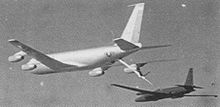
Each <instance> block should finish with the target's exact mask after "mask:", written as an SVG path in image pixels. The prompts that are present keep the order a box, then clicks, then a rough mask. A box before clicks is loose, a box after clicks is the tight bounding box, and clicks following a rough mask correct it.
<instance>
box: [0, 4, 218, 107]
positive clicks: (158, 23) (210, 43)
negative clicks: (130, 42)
mask: <svg viewBox="0 0 220 107" xmlns="http://www.w3.org/2000/svg"><path fill="white" fill-rule="evenodd" d="M138 2H145V3H146V4H145V11H144V18H143V24H142V31H141V39H140V41H141V42H142V43H143V45H146V46H147V45H158V44H173V46H172V47H169V48H163V49H162V48H161V49H152V50H144V51H142V52H138V53H136V54H133V55H131V56H129V57H128V58H126V60H127V61H128V62H129V61H130V60H132V61H134V62H145V61H151V60H157V59H173V58H176V59H178V60H177V61H175V62H163V63H152V64H149V65H147V66H145V67H144V68H142V71H143V72H147V71H152V72H151V74H150V75H149V76H148V79H149V80H151V81H152V82H153V83H154V86H150V85H149V84H148V83H146V82H145V81H143V80H141V79H139V78H137V76H136V75H133V74H131V75H128V74H126V73H124V72H123V69H122V67H116V68H111V69H109V70H108V71H107V72H106V73H105V75H103V76H101V77H97V78H92V77H89V75H88V71H82V72H71V73H61V74H52V75H45V76H37V75H33V74H30V73H28V72H22V71H21V70H20V65H21V64H24V63H25V62H27V60H25V61H22V62H19V63H18V64H11V63H9V62H8V61H7V58H8V56H9V55H12V54H14V53H15V52H17V51H18V50H17V49H16V48H14V47H13V46H12V45H10V44H9V43H8V42H7V40H8V39H11V38H16V39H18V40H20V41H22V42H24V43H26V44H28V45H30V46H32V47H34V48H36V49H38V50H40V51H42V52H44V53H54V52H62V51H71V50H77V49H84V48H90V47H97V46H103V45H111V44H112V42H111V41H112V39H114V38H115V37H120V34H121V33H122V31H123V29H124V27H125V25H126V23H127V20H128V18H129V16H130V14H131V11H132V9H133V8H132V7H127V5H130V4H133V3H138ZM182 4H185V6H182ZM219 9H220V7H219V0H146V1H141V0H120V1H119V0H1V1H0V32H1V33H0V34H1V35H0V52H1V55H0V68H1V70H0V71H1V72H0V106H2V107H8V106H9V107H11V106H20V107H30V106H31V107H55V106H57V107H59V106H100V107H103V106H109V107H117V106H118V107H121V106H125V107H128V106H131V107H133V106H143V107H148V106H149V107H152V106H163V107H176V106H182V107H185V106H187V107H210V106H211V107H217V106H220V105H218V104H219V102H220V100H219V98H180V99H164V100H160V101H157V102H147V103H136V102H134V99H135V98H136V97H137V96H136V95H135V92H132V91H129V90H123V89H119V88H115V87H111V86H110V84H111V83H118V84H124V85H129V86H133V87H135V86H139V87H140V88H143V89H148V90H155V89H157V88H164V87H169V86H173V85H175V84H183V83H184V81H185V78H186V75H187V72H188V69H189V68H190V67H193V68H194V71H195V72H194V82H195V84H196V85H199V86H203V87H205V89H204V90H198V91H197V92H193V93H191V94H218V95H219V94H220V92H219V90H220V87H219V85H220V84H219V77H220V46H219V45H220V36H219V35H220V14H219V12H220V10H219ZM112 32H113V34H114V35H113V34H112ZM41 82H43V85H42V86H41V85H40V83H41Z"/></svg>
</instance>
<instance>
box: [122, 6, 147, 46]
mask: <svg viewBox="0 0 220 107" xmlns="http://www.w3.org/2000/svg"><path fill="white" fill-rule="evenodd" d="M131 6H134V10H133V12H132V14H131V16H130V19H129V21H128V23H127V25H126V27H125V29H124V31H123V33H122V36H121V38H122V39H124V40H126V41H128V42H131V43H138V42H139V36H140V30H141V23H142V16H143V11H144V3H138V4H134V5H131Z"/></svg>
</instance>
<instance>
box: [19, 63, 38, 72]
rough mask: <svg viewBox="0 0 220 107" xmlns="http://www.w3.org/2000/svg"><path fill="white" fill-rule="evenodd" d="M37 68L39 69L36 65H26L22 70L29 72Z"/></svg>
mask: <svg viewBox="0 0 220 107" xmlns="http://www.w3.org/2000/svg"><path fill="white" fill-rule="evenodd" d="M35 68H37V66H36V65H34V64H24V65H22V66H21V69H22V70H23V71H29V70H33V69H35Z"/></svg>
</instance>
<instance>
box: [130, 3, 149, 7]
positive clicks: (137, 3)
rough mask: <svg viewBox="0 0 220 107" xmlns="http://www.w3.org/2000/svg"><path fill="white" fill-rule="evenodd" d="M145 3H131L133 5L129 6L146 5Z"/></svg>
mask: <svg viewBox="0 0 220 107" xmlns="http://www.w3.org/2000/svg"><path fill="white" fill-rule="evenodd" d="M144 4H145V3H136V4H131V5H128V7H132V6H142V5H144Z"/></svg>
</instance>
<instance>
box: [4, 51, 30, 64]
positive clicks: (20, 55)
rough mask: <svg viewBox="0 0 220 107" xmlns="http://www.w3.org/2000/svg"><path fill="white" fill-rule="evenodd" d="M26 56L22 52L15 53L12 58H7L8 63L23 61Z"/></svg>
mask: <svg viewBox="0 0 220 107" xmlns="http://www.w3.org/2000/svg"><path fill="white" fill-rule="evenodd" d="M25 55H26V53H24V52H23V51H20V52H17V53H15V54H14V55H12V56H9V57H8V61H10V62H19V61H22V60H23V59H24V56H25Z"/></svg>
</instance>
